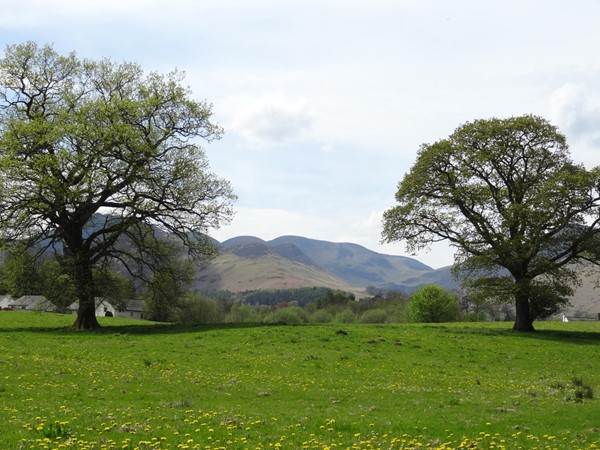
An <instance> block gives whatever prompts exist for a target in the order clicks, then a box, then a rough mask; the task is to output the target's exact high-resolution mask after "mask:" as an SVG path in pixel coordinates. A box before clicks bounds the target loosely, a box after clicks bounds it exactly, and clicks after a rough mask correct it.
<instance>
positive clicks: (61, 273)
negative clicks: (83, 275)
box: [39, 260, 77, 312]
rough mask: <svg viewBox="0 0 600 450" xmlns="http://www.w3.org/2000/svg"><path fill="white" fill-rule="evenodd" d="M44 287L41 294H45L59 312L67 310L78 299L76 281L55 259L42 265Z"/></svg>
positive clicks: (41, 272)
mask: <svg viewBox="0 0 600 450" xmlns="http://www.w3.org/2000/svg"><path fill="white" fill-rule="evenodd" d="M40 274H41V278H42V280H43V281H42V285H43V286H42V288H41V289H40V292H39V294H41V295H43V296H45V297H46V298H47V299H48V300H49V301H50V302H51V303H52V304H53V305H54V306H55V307H56V311H57V312H66V310H67V308H68V307H69V306H70V305H71V304H72V303H73V302H74V301H75V300H76V299H77V291H76V289H75V283H74V282H73V279H72V278H71V276H70V275H69V274H67V273H65V270H64V267H63V266H62V265H61V264H60V263H59V262H58V261H53V260H47V261H44V263H43V264H42V265H41V267H40Z"/></svg>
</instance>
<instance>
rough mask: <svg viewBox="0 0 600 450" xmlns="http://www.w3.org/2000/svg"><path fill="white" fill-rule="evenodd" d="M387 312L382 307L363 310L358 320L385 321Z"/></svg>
mask: <svg viewBox="0 0 600 450" xmlns="http://www.w3.org/2000/svg"><path fill="white" fill-rule="evenodd" d="M387 319H388V313H387V312H386V311H384V310H383V309H371V310H369V311H365V312H364V313H363V314H362V315H361V316H360V319H359V320H358V321H359V322H360V323H385V322H386V320H387Z"/></svg>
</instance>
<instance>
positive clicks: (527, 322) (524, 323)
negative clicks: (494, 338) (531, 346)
mask: <svg viewBox="0 0 600 450" xmlns="http://www.w3.org/2000/svg"><path fill="white" fill-rule="evenodd" d="M516 284H517V292H516V293H515V309H516V317H515V323H514V325H513V331H519V332H523V331H524V332H533V331H535V328H533V319H532V318H531V311H530V308H529V290H528V288H527V286H528V283H527V282H524V281H517V282H516Z"/></svg>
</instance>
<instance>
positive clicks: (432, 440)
mask: <svg viewBox="0 0 600 450" xmlns="http://www.w3.org/2000/svg"><path fill="white" fill-rule="evenodd" d="M72 321H73V316H62V315H56V314H48V313H31V312H16V311H3V312H0V424H1V425H0V448H1V449H9V450H14V449H63V448H64V449H123V450H132V449H139V450H146V449H205V450H209V449H230V448H231V449H246V448H247V449H263V448H265V449H267V448H275V449H276V448H286V449H301V448H306V449H334V448H335V449H339V448H350V449H377V448H381V449H405V448H406V449H407V448H411V449H413V448H431V449H450V448H469V449H483V448H486V449H487V448H495V449H517V448H523V449H533V448H537V449H574V448H581V449H593V448H598V447H599V446H600V359H599V358H598V355H599V350H600V322H588V323H574V322H570V323H560V322H542V323H537V324H536V326H537V328H538V330H539V332H538V333H535V334H531V335H529V334H527V335H524V334H515V333H512V332H511V331H509V329H510V324H508V323H452V324H439V325H425V324H398V325H387V324H386V325H366V324H343V325H342V324H310V325H302V326H275V325H271V326H268V325H256V326H253V325H237V326H235V325H229V326H226V325H218V326H217V325H212V326H209V325H164V324H154V323H149V322H142V321H127V320H124V319H116V318H102V319H101V324H102V325H103V328H102V329H101V330H100V331H97V332H71V331H66V327H67V326H68V325H69V324H70V323H71V322H72Z"/></svg>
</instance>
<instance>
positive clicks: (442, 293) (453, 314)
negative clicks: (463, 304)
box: [409, 285, 459, 322]
mask: <svg viewBox="0 0 600 450" xmlns="http://www.w3.org/2000/svg"><path fill="white" fill-rule="evenodd" d="M458 315H459V310H458V300H457V299H456V297H455V296H453V295H451V294H450V293H448V292H447V291H446V290H445V289H444V288H442V287H440V286H435V285H427V286H423V287H421V288H420V289H418V290H417V291H415V292H414V293H413V295H412V296H411V298H410V306H409V317H410V321H411V322H452V321H455V320H457V319H458Z"/></svg>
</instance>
